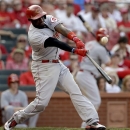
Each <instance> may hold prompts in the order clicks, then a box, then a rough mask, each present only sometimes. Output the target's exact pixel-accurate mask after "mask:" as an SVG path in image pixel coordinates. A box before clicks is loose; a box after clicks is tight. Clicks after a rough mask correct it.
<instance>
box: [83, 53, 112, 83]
mask: <svg viewBox="0 0 130 130" xmlns="http://www.w3.org/2000/svg"><path fill="white" fill-rule="evenodd" d="M86 56H87V57H88V58H89V60H90V61H91V62H92V63H93V64H94V66H95V67H96V68H97V69H98V71H99V72H100V74H101V75H102V76H103V77H104V78H105V80H106V81H107V82H108V83H109V84H111V83H112V79H111V78H110V77H109V76H108V74H107V73H106V72H105V71H104V70H103V69H102V68H101V67H100V66H99V65H98V64H97V63H96V62H95V61H94V60H93V59H92V58H91V57H90V56H89V55H88V54H86Z"/></svg>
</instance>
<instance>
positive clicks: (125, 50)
mask: <svg viewBox="0 0 130 130" xmlns="http://www.w3.org/2000/svg"><path fill="white" fill-rule="evenodd" d="M128 42H129V41H128V38H127V37H126V36H121V37H120V38H119V39H118V43H117V44H116V45H115V46H113V48H112V50H111V53H112V54H114V53H117V52H119V53H120V56H121V57H122V58H123V59H124V58H125V59H130V45H129V44H128Z"/></svg>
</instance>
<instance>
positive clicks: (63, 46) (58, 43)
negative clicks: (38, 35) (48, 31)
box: [44, 37, 74, 52]
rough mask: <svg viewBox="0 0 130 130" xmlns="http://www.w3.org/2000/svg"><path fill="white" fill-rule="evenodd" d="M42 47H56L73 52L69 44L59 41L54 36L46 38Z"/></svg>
mask: <svg viewBox="0 0 130 130" xmlns="http://www.w3.org/2000/svg"><path fill="white" fill-rule="evenodd" d="M44 47H45V48H46V47H58V48H60V49H62V50H65V51H68V52H73V49H74V48H72V47H71V46H69V45H68V44H66V43H64V42H61V41H59V40H57V39H55V38H52V37H50V38H48V39H46V41H45V43H44Z"/></svg>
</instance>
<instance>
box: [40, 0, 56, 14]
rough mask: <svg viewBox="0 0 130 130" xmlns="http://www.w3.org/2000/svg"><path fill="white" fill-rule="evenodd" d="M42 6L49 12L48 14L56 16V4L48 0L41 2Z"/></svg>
mask: <svg viewBox="0 0 130 130" xmlns="http://www.w3.org/2000/svg"><path fill="white" fill-rule="evenodd" d="M41 7H42V9H43V10H44V11H45V12H47V14H48V15H53V16H56V13H55V7H54V5H52V4H50V3H48V2H43V3H42V4H41Z"/></svg>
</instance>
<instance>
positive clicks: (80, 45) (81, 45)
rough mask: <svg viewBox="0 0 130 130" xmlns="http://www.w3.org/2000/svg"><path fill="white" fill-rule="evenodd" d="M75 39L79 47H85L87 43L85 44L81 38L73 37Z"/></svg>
mask: <svg viewBox="0 0 130 130" xmlns="http://www.w3.org/2000/svg"><path fill="white" fill-rule="evenodd" d="M73 41H74V42H75V44H76V47H77V48H78V49H83V48H85V44H84V43H83V42H82V41H81V40H80V39H79V38H77V37H74V38H73Z"/></svg>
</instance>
